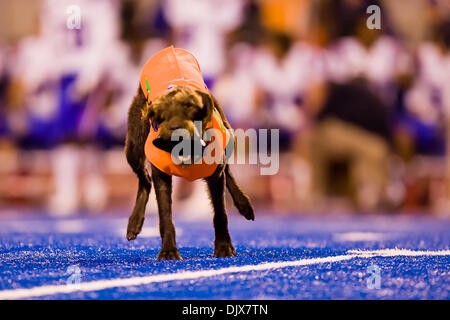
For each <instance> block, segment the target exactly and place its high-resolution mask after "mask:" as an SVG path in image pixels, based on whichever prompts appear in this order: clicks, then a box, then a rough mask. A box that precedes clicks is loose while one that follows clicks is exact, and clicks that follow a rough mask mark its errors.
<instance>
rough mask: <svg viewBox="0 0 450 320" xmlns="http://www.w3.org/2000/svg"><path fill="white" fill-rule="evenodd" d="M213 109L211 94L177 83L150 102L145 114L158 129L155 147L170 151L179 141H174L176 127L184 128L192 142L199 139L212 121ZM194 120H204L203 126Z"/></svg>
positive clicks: (144, 110)
mask: <svg viewBox="0 0 450 320" xmlns="http://www.w3.org/2000/svg"><path fill="white" fill-rule="evenodd" d="M212 112H213V102H212V99H211V96H210V95H209V94H208V93H204V92H202V91H199V90H195V89H193V88H191V87H188V86H175V87H174V88H173V89H171V90H169V91H167V92H166V93H164V94H162V95H160V96H159V97H158V98H156V99H155V100H154V101H152V102H151V103H150V104H148V105H147V106H146V107H145V108H144V109H143V112H142V117H143V119H144V120H145V121H151V123H152V126H153V127H154V129H155V130H158V129H159V136H158V139H156V140H154V144H155V146H157V147H158V148H160V149H162V150H165V151H168V152H170V151H171V150H172V148H173V146H174V145H175V144H177V143H178V142H177V141H171V140H172V139H171V138H172V134H173V133H174V131H175V130H177V129H185V130H187V132H189V135H190V138H191V139H192V141H195V140H196V139H197V140H199V139H201V138H202V137H203V134H204V132H205V130H206V126H207V124H208V123H209V122H210V121H211V116H212ZM195 121H200V122H201V124H202V125H201V129H200V128H198V126H195V125H194V122H195ZM197 123H198V122H197Z"/></svg>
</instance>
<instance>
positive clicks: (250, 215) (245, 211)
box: [238, 198, 255, 220]
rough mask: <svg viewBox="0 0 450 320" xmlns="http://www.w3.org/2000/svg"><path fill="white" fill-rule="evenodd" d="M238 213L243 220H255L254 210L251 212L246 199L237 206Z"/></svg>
mask: <svg viewBox="0 0 450 320" xmlns="http://www.w3.org/2000/svg"><path fill="white" fill-rule="evenodd" d="M238 211H239V213H240V214H241V215H243V216H244V217H245V219H247V220H255V210H253V206H252V204H251V203H250V200H249V199H248V198H246V199H245V201H242V203H240V204H239V206H238Z"/></svg>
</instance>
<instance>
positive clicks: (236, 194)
mask: <svg viewBox="0 0 450 320" xmlns="http://www.w3.org/2000/svg"><path fill="white" fill-rule="evenodd" d="M225 179H226V185H227V189H228V192H230V194H231V198H232V199H233V203H234V205H235V207H236V208H237V209H238V211H239V213H240V214H241V215H243V216H244V217H245V218H246V219H247V220H255V212H254V209H253V206H252V204H251V202H250V199H249V197H248V196H247V195H246V194H245V193H244V192H243V191H242V190H241V188H239V186H238V185H237V184H236V181H235V180H234V177H233V175H232V174H231V170H230V167H229V165H228V164H226V165H225Z"/></svg>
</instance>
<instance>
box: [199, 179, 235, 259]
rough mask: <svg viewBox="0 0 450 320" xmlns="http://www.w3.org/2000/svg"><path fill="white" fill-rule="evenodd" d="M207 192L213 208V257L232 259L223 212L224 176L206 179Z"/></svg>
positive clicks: (232, 253)
mask: <svg viewBox="0 0 450 320" xmlns="http://www.w3.org/2000/svg"><path fill="white" fill-rule="evenodd" d="M206 182H207V184H208V190H209V193H210V196H211V202H212V204H213V207H214V220H213V221H214V232H215V240H214V256H216V257H234V256H235V254H236V250H234V247H233V244H232V243H231V238H230V234H229V233H228V219H227V213H226V211H225V199H224V191H225V175H224V172H223V171H222V172H221V173H220V175H218V176H211V177H209V178H206Z"/></svg>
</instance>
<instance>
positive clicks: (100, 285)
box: [0, 249, 450, 300]
mask: <svg viewBox="0 0 450 320" xmlns="http://www.w3.org/2000/svg"><path fill="white" fill-rule="evenodd" d="M348 253H349V254H346V255H340V256H330V257H322V258H310V259H300V260H294V261H280V262H266V263H261V264H257V265H245V266H236V267H228V268H222V269H208V270H199V271H183V272H176V273H168V274H158V275H151V276H144V277H133V278H125V279H110V280H97V281H90V282H82V283H80V284H77V285H51V286H41V287H34V288H29V289H12V290H3V291H0V300H6V299H25V298H32V297H41V296H47V295H55V294H61V293H71V292H77V291H84V292H89V291H98V290H104V289H109V288H118V287H130V286H141V285H146V284H150V283H158V282H167V281H176V280H192V279H199V278H207V277H214V276H218V275H225V274H230V273H239V272H250V271H261V270H270V269H281V268H287V267H297V266H306V265H313V264H321V263H333V262H339V261H344V260H350V259H353V258H372V257H375V256H381V257H396V256H410V257H417V256H447V255H450V250H442V251H414V250H406V249H383V250H373V251H360V250H350V251H348Z"/></svg>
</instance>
